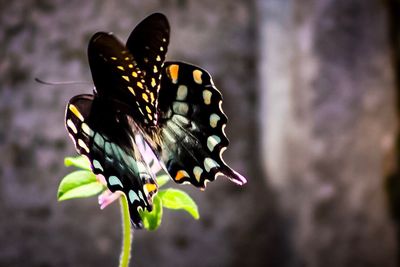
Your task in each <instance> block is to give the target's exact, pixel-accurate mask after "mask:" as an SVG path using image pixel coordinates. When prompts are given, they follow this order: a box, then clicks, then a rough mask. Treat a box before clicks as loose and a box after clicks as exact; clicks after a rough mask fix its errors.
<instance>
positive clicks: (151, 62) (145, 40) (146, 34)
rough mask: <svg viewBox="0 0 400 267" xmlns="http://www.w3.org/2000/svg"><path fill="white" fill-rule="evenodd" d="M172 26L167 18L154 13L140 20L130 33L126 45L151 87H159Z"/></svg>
mask: <svg viewBox="0 0 400 267" xmlns="http://www.w3.org/2000/svg"><path fill="white" fill-rule="evenodd" d="M169 33H170V27H169V23H168V20H167V18H166V17H165V16H164V15H163V14H160V13H154V14H152V15H150V16H148V17H147V18H145V19H144V20H143V21H142V22H140V23H139V24H138V25H137V26H136V27H135V29H134V30H133V31H132V33H131V34H130V36H129V38H128V41H127V42H126V47H127V48H128V50H129V51H130V52H131V53H132V55H133V57H134V59H135V60H136V62H137V64H138V66H139V68H140V69H141V70H142V71H143V72H144V73H145V78H144V79H145V81H146V83H147V84H150V87H153V85H155V86H154V87H156V88H158V84H159V81H160V75H161V68H162V65H163V63H164V60H165V56H166V54H167V50H168V43H169Z"/></svg>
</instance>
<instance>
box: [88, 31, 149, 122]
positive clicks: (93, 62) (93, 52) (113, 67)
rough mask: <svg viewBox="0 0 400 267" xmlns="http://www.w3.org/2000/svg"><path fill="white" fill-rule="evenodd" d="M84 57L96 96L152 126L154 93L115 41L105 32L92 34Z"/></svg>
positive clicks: (135, 64)
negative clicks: (109, 100)
mask: <svg viewBox="0 0 400 267" xmlns="http://www.w3.org/2000/svg"><path fill="white" fill-rule="evenodd" d="M88 57H89V64H90V69H91V71H92V76H93V81H94V84H95V87H96V91H97V94H98V95H99V97H103V98H108V99H113V100H116V101H118V102H120V103H123V104H125V105H126V106H129V107H130V110H129V111H128V112H129V113H128V114H130V115H131V116H132V117H134V118H136V120H137V122H138V123H140V124H141V125H154V124H156V120H157V118H156V108H155V105H156V103H155V101H156V97H157V95H156V94H157V92H156V90H155V89H154V88H153V87H152V84H151V82H150V83H149V82H148V81H147V80H146V79H145V77H146V76H145V72H144V71H143V70H142V69H141V68H140V67H139V66H138V63H137V60H136V58H135V57H134V56H133V55H132V54H131V52H130V51H129V50H128V49H127V48H126V47H125V46H124V45H123V44H122V43H121V42H120V41H119V40H118V39H116V38H115V37H114V36H113V35H112V34H109V33H103V32H99V33H96V34H95V35H94V36H93V37H92V39H91V40H90V42H89V47H88Z"/></svg>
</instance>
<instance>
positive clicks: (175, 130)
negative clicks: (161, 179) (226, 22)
mask: <svg viewBox="0 0 400 267" xmlns="http://www.w3.org/2000/svg"><path fill="white" fill-rule="evenodd" d="M158 112H159V127H160V136H161V139H162V141H161V152H160V158H161V159H162V161H163V162H164V164H165V166H166V168H167V170H168V172H169V174H170V175H171V177H172V178H173V179H174V180H175V181H176V182H177V183H183V182H190V183H191V184H193V185H195V186H197V187H200V188H204V187H205V183H206V182H207V181H213V180H215V177H216V176H217V175H218V174H224V175H225V176H227V177H228V178H229V179H231V180H232V181H233V182H235V183H237V184H244V183H245V182H246V179H245V178H244V177H243V176H241V175H240V174H239V173H237V172H236V171H234V170H232V169H231V168H230V167H229V166H228V165H226V163H225V162H224V160H223V159H222V153H223V151H224V150H225V149H226V147H227V146H228V144H229V141H228V139H227V138H226V136H225V133H224V128H225V126H226V123H227V117H226V116H225V114H224V112H223V111H222V96H221V93H220V92H219V91H218V90H217V88H216V87H215V86H214V84H213V82H212V79H211V76H210V75H209V74H208V73H207V71H205V70H203V69H201V68H198V67H196V66H193V65H189V64H186V63H182V62H166V63H165V65H164V68H163V73H162V78H161V89H160V93H159V103H158Z"/></svg>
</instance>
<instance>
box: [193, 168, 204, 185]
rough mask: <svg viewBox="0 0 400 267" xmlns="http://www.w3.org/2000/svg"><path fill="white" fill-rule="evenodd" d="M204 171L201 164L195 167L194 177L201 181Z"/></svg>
mask: <svg viewBox="0 0 400 267" xmlns="http://www.w3.org/2000/svg"><path fill="white" fill-rule="evenodd" d="M202 173H203V169H202V168H201V167H199V166H196V167H194V168H193V174H194V177H195V178H196V180H197V181H198V182H200V178H201V174H202Z"/></svg>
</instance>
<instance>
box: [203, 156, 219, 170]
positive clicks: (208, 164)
mask: <svg viewBox="0 0 400 267" xmlns="http://www.w3.org/2000/svg"><path fill="white" fill-rule="evenodd" d="M215 167H219V164H218V163H217V162H216V161H215V160H213V159H212V158H205V159H204V169H205V170H206V171H207V172H209V171H210V170H211V169H212V168H215Z"/></svg>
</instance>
